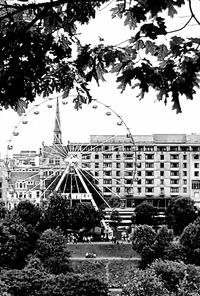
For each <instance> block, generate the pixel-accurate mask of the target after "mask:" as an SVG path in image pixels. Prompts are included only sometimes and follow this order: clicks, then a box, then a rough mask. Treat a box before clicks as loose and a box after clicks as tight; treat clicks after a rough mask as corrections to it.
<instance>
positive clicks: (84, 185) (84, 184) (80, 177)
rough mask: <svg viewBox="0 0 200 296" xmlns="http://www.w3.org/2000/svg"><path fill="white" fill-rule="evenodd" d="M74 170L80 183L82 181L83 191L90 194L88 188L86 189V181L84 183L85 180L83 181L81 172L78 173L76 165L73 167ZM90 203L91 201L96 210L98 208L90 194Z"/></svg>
mask: <svg viewBox="0 0 200 296" xmlns="http://www.w3.org/2000/svg"><path fill="white" fill-rule="evenodd" d="M75 171H76V173H77V175H78V177H79V179H80V181H81V183H82V185H83V187H84V189H85V191H86V192H87V193H88V194H91V193H90V191H89V189H88V187H87V185H86V183H85V181H84V179H83V177H82V176H81V174H80V173H79V171H78V169H77V168H76V167H75ZM91 203H92V205H93V207H94V208H95V210H96V211H97V210H98V207H97V204H96V202H95V201H94V199H93V197H92V194H91Z"/></svg>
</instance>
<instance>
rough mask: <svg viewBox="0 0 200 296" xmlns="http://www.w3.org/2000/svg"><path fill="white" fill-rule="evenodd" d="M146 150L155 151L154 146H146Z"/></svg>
mask: <svg viewBox="0 0 200 296" xmlns="http://www.w3.org/2000/svg"><path fill="white" fill-rule="evenodd" d="M145 151H154V147H153V146H145Z"/></svg>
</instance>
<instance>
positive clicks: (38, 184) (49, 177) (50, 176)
mask: <svg viewBox="0 0 200 296" xmlns="http://www.w3.org/2000/svg"><path fill="white" fill-rule="evenodd" d="M58 171H59V170H58ZM58 171H56V172H58ZM56 172H55V173H56ZM38 176H40V173H38ZM51 178H52V174H51V175H49V176H47V177H46V178H45V179H44V180H42V181H43V182H45V181H47V180H48V179H51ZM38 186H39V187H40V180H39V182H38V183H37V184H36V185H35V186H34V187H32V188H30V189H29V190H28V191H26V192H27V193H29V192H31V191H33V190H35V189H36V188H37V187H38ZM39 189H40V188H39Z"/></svg>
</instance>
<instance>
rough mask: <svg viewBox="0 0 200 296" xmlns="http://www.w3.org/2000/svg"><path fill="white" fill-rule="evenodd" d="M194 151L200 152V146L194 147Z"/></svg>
mask: <svg viewBox="0 0 200 296" xmlns="http://www.w3.org/2000/svg"><path fill="white" fill-rule="evenodd" d="M192 151H194V152H197V151H200V146H193V147H192Z"/></svg>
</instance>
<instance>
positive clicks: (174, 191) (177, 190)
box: [170, 187, 179, 193]
mask: <svg viewBox="0 0 200 296" xmlns="http://www.w3.org/2000/svg"><path fill="white" fill-rule="evenodd" d="M170 192H171V193H178V192H179V187H171V188H170Z"/></svg>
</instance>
